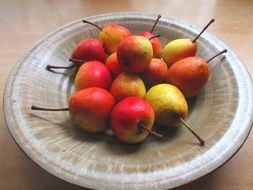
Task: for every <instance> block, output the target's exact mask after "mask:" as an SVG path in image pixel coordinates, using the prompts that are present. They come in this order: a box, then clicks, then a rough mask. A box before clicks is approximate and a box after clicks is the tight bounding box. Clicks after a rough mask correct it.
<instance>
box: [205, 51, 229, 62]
mask: <svg viewBox="0 0 253 190" xmlns="http://www.w3.org/2000/svg"><path fill="white" fill-rule="evenodd" d="M227 51H228V50H227V49H224V50H222V51H221V52H219V53H217V54H216V55H214V56H213V57H211V58H210V59H208V60H207V63H209V62H210V61H212V60H213V59H214V58H215V57H217V56H219V55H221V54H223V53H226V52H227Z"/></svg>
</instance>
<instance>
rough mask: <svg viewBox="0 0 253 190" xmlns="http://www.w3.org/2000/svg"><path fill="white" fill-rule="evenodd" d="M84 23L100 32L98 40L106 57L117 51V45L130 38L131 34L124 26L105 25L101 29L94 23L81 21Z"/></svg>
mask: <svg viewBox="0 0 253 190" xmlns="http://www.w3.org/2000/svg"><path fill="white" fill-rule="evenodd" d="M83 22H84V23H87V24H90V25H93V26H95V27H96V28H98V29H99V30H100V33H99V40H100V41H101V43H102V44H103V46H104V48H105V51H106V53H107V54H108V55H111V54H112V53H114V52H116V51H117V47H118V44H119V43H120V42H121V41H122V40H123V39H124V38H126V37H127V36H131V35H132V34H131V32H130V31H129V30H128V29H127V28H126V27H124V26H122V25H119V24H113V23H111V24H107V25H105V26H104V27H103V28H101V27H99V26H98V25H96V24H95V23H92V22H90V21H87V20H83Z"/></svg>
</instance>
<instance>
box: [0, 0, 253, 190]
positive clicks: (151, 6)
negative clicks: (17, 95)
mask: <svg viewBox="0 0 253 190" xmlns="http://www.w3.org/2000/svg"><path fill="white" fill-rule="evenodd" d="M252 8H253V1H251V0H243V1H237V0H224V1H215V0H213V1H205V0H202V1H199V0H194V1H189V0H181V1H165V0H164V1H162V0H156V1H145V0H142V1H134V0H129V1H127V0H125V1H124V2H121V1H119V0H118V1H114V0H109V1H106V0H100V1H94V0H87V1H77V0H76V1H56V0H53V1H32V0H20V1H9V0H1V2H0V57H1V64H0V86H1V88H0V91H1V93H0V96H1V97H0V98H1V99H2V98H3V92H4V85H5V82H6V80H7V77H8V74H9V72H10V70H11V68H12V66H13V65H14V64H15V62H16V61H17V59H18V58H19V57H20V56H21V55H22V54H23V53H24V52H25V51H26V50H27V49H28V48H29V47H31V46H32V45H33V44H34V43H36V42H37V41H38V40H39V39H40V38H41V37H43V36H44V35H45V34H47V33H48V32H50V31H52V30H54V29H56V28H58V27H60V26H62V25H64V24H67V23H68V22H71V21H74V20H76V19H80V18H82V17H85V16H90V15H95V14H101V13H108V12H120V11H134V12H146V13H154V14H161V15H163V16H164V17H174V18H178V19H181V20H183V21H186V22H189V23H192V24H194V25H196V26H203V25H205V24H206V23H207V21H209V20H210V18H216V23H215V24H214V25H213V26H211V27H210V28H209V29H208V30H209V31H210V32H211V33H213V34H215V35H216V36H218V37H219V38H220V39H221V40H223V41H224V42H225V43H227V44H228V45H230V46H231V47H232V49H233V50H234V51H235V52H237V54H238V55H239V56H240V57H241V59H242V61H243V62H244V64H245V66H246V67H247V69H248V70H249V72H250V74H251V76H253V64H252V62H253V57H252V44H253V11H252ZM0 109H1V110H0V112H1V114H0V126H1V128H0V152H1V156H0V189H26V190H29V189H37V190H39V189H69V190H73V189H80V187H77V186H75V185H72V184H69V183H67V182H64V181H62V180H60V179H58V178H56V177H54V176H52V175H51V174H49V173H47V172H46V171H44V170H42V169H41V168H40V167H38V166H37V165H36V164H34V163H33V162H32V161H31V160H29V159H28V158H27V157H26V156H25V154H24V153H23V152H22V151H20V149H19V148H18V146H17V145H16V144H15V143H14V141H13V139H12V138H11V136H10V134H9V132H8V130H7V127H6V124H5V121H4V115H3V114H2V113H3V110H2V101H1V105H0ZM252 147H253V133H251V134H250V136H249V138H248V140H247V141H246V143H245V144H244V146H243V147H242V148H241V150H240V151H239V152H238V153H237V154H236V155H235V156H234V157H233V158H232V159H231V160H230V161H229V162H228V163H227V164H225V165H224V166H222V167H221V168H220V169H218V170H217V171H215V172H213V173H211V174H209V175H207V176H205V177H203V178H201V179H199V180H197V181H195V182H193V183H191V184H188V185H185V186H183V187H180V188H178V189H181V190H186V189H215V190H221V189H230V190H231V189H241V190H242V189H245V190H246V189H253V172H252V171H253V149H252Z"/></svg>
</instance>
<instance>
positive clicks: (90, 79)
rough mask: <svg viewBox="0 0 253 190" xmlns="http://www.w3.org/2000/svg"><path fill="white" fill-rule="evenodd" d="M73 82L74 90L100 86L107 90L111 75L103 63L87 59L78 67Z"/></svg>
mask: <svg viewBox="0 0 253 190" xmlns="http://www.w3.org/2000/svg"><path fill="white" fill-rule="evenodd" d="M74 83H75V88H76V90H82V89H85V88H89V87H100V88H104V89H106V90H109V89H110V86H111V83H112V77H111V74H110V71H109V70H108V69H107V67H106V66H105V65H104V64H103V63H101V62H99V61H88V62H86V63H85V64H83V65H82V66H81V67H80V68H79V70H78V72H77V74H76V78H75V82H74Z"/></svg>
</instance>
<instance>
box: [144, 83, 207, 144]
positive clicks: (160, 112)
mask: <svg viewBox="0 0 253 190" xmlns="http://www.w3.org/2000/svg"><path fill="white" fill-rule="evenodd" d="M145 100H146V101H147V102H149V103H150V105H151V106H152V108H153V110H154V112H155V121H156V122H157V123H158V124H160V125H161V126H162V127H177V126H178V125H180V124H183V126H185V127H186V128H187V129H188V130H189V131H190V132H191V133H192V134H193V135H194V136H195V137H196V138H197V139H198V141H199V142H200V144H201V145H202V146H203V145H204V144H205V141H204V140H203V139H202V138H201V137H200V136H199V135H198V134H197V133H196V132H195V131H193V130H192V129H191V128H190V127H189V126H188V125H187V123H186V122H185V121H184V118H185V117H186V116H187V114H188V105H187V102H186V99H185V97H184V95H183V94H182V92H181V91H180V90H179V89H178V88H177V87H176V86H174V85H171V84H158V85H155V86H153V87H152V88H150V89H149V91H148V92H147V94H146V97H145Z"/></svg>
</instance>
